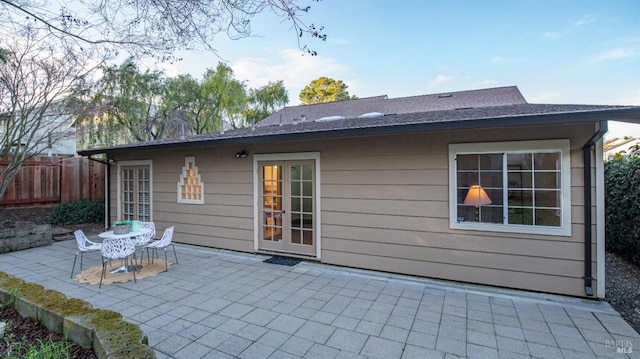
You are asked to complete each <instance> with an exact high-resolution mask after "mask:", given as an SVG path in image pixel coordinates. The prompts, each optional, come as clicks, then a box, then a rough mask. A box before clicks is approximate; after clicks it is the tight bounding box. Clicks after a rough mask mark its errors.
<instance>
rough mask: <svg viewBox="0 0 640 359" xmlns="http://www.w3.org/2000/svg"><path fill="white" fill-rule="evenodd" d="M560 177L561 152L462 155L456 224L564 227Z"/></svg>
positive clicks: (459, 168)
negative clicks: (476, 223) (475, 223)
mask: <svg viewBox="0 0 640 359" xmlns="http://www.w3.org/2000/svg"><path fill="white" fill-rule="evenodd" d="M561 171H562V168H561V153H560V152H559V151H545V152H524V153H521V152H518V153H513V152H512V153H509V152H505V153H495V154H493V153H490V154H460V155H457V156H456V180H457V183H456V187H457V218H456V221H457V222H479V223H501V224H512V225H528V226H552V227H559V226H562V220H561V219H562V190H561V183H562V180H561ZM503 184H506V185H503ZM505 202H506V206H505Z"/></svg>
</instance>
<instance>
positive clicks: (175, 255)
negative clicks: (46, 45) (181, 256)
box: [171, 243, 178, 264]
mask: <svg viewBox="0 0 640 359" xmlns="http://www.w3.org/2000/svg"><path fill="white" fill-rule="evenodd" d="M171 247H172V248H173V256H174V257H176V264H178V255H177V254H176V246H174V245H173V243H171Z"/></svg>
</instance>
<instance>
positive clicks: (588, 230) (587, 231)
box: [582, 121, 608, 296]
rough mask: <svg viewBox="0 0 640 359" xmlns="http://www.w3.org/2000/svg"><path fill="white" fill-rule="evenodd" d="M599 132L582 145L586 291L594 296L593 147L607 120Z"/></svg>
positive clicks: (603, 131)
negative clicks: (592, 251)
mask: <svg viewBox="0 0 640 359" xmlns="http://www.w3.org/2000/svg"><path fill="white" fill-rule="evenodd" d="M598 127H599V129H598V132H596V133H594V134H593V136H591V138H590V139H589V141H587V143H585V144H584V146H582V154H583V158H584V291H585V293H586V294H587V295H588V296H593V286H592V281H593V274H592V271H591V262H592V257H593V255H592V253H591V241H592V221H591V216H592V213H591V212H592V210H591V208H592V205H593V198H592V196H591V149H592V148H593V146H594V145H595V144H596V142H597V141H599V140H600V139H601V138H602V136H604V134H605V133H606V132H607V130H608V126H607V121H600V123H599V126H598Z"/></svg>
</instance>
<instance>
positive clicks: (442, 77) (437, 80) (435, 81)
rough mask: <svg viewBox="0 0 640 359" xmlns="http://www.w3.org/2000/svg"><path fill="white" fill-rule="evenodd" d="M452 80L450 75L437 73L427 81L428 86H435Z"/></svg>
mask: <svg viewBox="0 0 640 359" xmlns="http://www.w3.org/2000/svg"><path fill="white" fill-rule="evenodd" d="M451 80H453V77H451V76H445V75H438V76H436V78H435V79H433V80H431V81H429V87H437V86H440V85H443V84H445V83H447V82H450V81H451Z"/></svg>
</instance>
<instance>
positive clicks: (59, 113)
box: [0, 101, 76, 156]
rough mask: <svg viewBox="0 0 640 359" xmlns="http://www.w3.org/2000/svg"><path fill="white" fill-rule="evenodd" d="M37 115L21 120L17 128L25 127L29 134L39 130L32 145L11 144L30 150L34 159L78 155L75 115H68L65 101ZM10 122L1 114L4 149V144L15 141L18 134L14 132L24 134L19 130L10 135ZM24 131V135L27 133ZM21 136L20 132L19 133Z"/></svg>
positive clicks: (34, 135)
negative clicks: (30, 130)
mask: <svg viewBox="0 0 640 359" xmlns="http://www.w3.org/2000/svg"><path fill="white" fill-rule="evenodd" d="M33 112H34V114H32V115H28V116H29V117H26V118H27V119H23V120H19V121H18V126H22V127H24V128H25V129H24V130H29V129H32V128H33V127H36V128H37V130H36V132H35V134H33V138H32V139H31V140H30V142H28V143H26V141H25V140H24V138H21V139H19V141H17V142H15V143H13V144H12V146H13V148H15V146H21V147H23V148H24V147H25V146H29V148H28V152H29V154H33V155H43V156H75V155H76V141H75V136H76V129H75V126H74V125H73V115H72V114H70V113H69V111H67V109H66V108H65V104H64V102H63V101H56V102H54V103H51V104H50V105H49V106H48V107H47V108H44V107H42V108H35V109H34V111H33ZM5 121H8V119H7V118H5V117H3V116H2V114H0V139H1V140H2V142H0V146H4V145H5V141H10V140H14V139H15V138H13V137H14V136H15V133H14V134H12V133H13V131H21V130H19V129H18V130H16V129H11V130H9V134H7V133H6V132H5V131H7V127H8V124H7V123H6V122H5ZM24 130H23V131H24ZM17 133H20V132H17Z"/></svg>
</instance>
